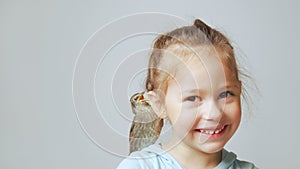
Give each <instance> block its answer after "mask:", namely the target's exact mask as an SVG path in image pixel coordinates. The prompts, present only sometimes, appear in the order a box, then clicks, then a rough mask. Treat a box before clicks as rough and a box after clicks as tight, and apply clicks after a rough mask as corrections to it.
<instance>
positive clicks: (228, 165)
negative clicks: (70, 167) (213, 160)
mask: <svg viewBox="0 0 300 169" xmlns="http://www.w3.org/2000/svg"><path fill="white" fill-rule="evenodd" d="M153 168H160V169H170V168H174V169H184V168H183V167H182V166H181V165H180V164H179V163H178V162H177V161H176V160H175V159H174V158H173V157H172V156H171V155H170V154H169V153H167V152H166V151H164V150H163V149H162V148H161V146H160V145H158V144H154V145H151V146H149V147H147V148H144V149H143V150H141V151H136V152H133V153H131V154H130V156H129V157H127V158H126V159H124V160H123V161H122V162H121V163H120V164H119V166H118V167H117V169H153ZM215 169H257V167H256V166H255V165H254V164H253V163H250V162H247V161H241V160H238V159H237V156H236V155H235V154H234V153H233V152H228V151H227V150H225V149H223V150H222V161H221V162H220V163H219V165H218V166H217V167H215Z"/></svg>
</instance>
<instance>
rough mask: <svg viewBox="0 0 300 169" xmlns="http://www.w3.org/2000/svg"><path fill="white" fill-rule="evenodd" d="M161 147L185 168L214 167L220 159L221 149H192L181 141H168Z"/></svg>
mask: <svg viewBox="0 0 300 169" xmlns="http://www.w3.org/2000/svg"><path fill="white" fill-rule="evenodd" d="M174 145H176V146H174ZM173 146H174V147H173ZM162 148H163V149H164V150H167V151H168V153H169V154H171V155H172V156H173V157H174V158H175V159H176V160H177V162H178V163H179V164H181V165H182V166H183V167H184V168H186V169H199V168H214V167H216V166H217V165H218V164H219V163H220V162H221V160H222V151H219V152H216V153H205V152H202V151H199V150H195V149H193V148H192V147H190V146H188V145H186V144H184V143H183V142H182V141H181V142H180V143H177V144H176V143H175V144H174V142H172V141H170V142H168V143H167V144H164V145H163V146H162Z"/></svg>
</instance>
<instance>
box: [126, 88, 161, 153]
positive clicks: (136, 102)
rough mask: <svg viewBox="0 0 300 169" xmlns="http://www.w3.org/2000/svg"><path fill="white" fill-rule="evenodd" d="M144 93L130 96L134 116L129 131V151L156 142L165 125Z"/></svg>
mask: <svg viewBox="0 0 300 169" xmlns="http://www.w3.org/2000/svg"><path fill="white" fill-rule="evenodd" d="M144 93H145V92H142V93H136V94H134V95H133V96H132V97H131V98H130V103H131V107H132V112H133V114H134V117H133V121H132V125H131V128H130V133H129V143H130V152H129V153H132V152H134V151H139V150H141V149H143V148H144V147H147V146H149V145H151V144H154V143H155V142H156V140H157V139H158V137H159V134H160V132H161V129H162V127H163V119H161V118H159V117H158V116H157V115H156V113H155V112H154V111H153V109H152V107H151V105H150V104H149V103H148V102H147V98H144Z"/></svg>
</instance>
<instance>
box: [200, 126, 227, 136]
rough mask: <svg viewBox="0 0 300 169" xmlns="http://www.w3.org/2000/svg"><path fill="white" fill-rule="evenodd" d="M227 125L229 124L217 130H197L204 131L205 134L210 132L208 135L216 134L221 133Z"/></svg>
mask: <svg viewBox="0 0 300 169" xmlns="http://www.w3.org/2000/svg"><path fill="white" fill-rule="evenodd" d="M226 127H227V125H225V126H223V127H221V128H219V129H217V130H215V129H195V131H197V132H200V133H203V134H208V135H214V134H220V133H222V131H224V129H225V128H226Z"/></svg>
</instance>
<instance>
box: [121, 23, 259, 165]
mask: <svg viewBox="0 0 300 169" xmlns="http://www.w3.org/2000/svg"><path fill="white" fill-rule="evenodd" d="M146 89H147V93H148V97H149V98H148V99H149V101H148V102H149V104H150V105H151V107H152V108H153V110H154V112H155V113H156V114H157V117H158V118H160V119H168V120H169V121H170V123H171V125H172V135H171V138H170V140H169V141H168V142H167V143H164V144H162V143H158V144H153V145H150V146H148V147H146V148H144V149H142V150H140V151H135V152H133V153H131V154H130V156H129V157H128V158H126V159H125V160H123V161H122V162H121V163H120V165H119V166H118V168H119V169H141V168H142V169H146V168H147V169H156V168H157V169H159V168H162V169H166V168H168V169H173V168H174V169H204V168H205V169H206V168H218V169H221V168H222V169H223V168H230V169H235V168H243V169H244V168H245V169H248V168H256V167H255V166H254V164H252V163H249V162H245V161H240V160H238V159H237V158H236V155H235V154H234V153H232V152H228V151H226V150H225V149H224V146H225V144H226V143H227V142H228V140H229V139H230V138H231V137H232V135H233V134H234V133H235V131H236V130H237V129H238V127H239V124H240V120H241V101H240V100H241V94H242V92H243V91H242V82H241V80H240V77H239V70H238V67H237V65H236V60H235V56H234V51H233V47H232V46H231V44H230V42H229V40H228V39H227V38H226V37H225V36H224V35H223V34H222V33H220V32H219V31H217V30H215V29H213V28H211V27H209V26H208V25H206V24H205V23H204V22H202V21H201V20H199V19H196V20H195V22H194V25H192V26H185V27H182V28H178V29H175V30H173V31H171V32H169V33H167V34H165V35H161V36H159V37H158V38H157V39H156V41H155V43H154V47H153V51H152V54H151V57H150V60H149V68H148V75H147V81H146Z"/></svg>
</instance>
